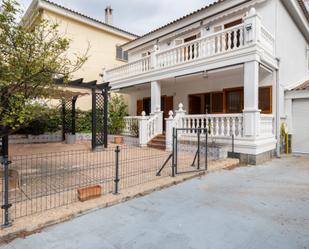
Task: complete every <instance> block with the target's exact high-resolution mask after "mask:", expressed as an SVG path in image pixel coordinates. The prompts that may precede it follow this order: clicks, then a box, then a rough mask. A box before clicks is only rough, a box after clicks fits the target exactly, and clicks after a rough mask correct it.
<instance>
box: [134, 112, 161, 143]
mask: <svg viewBox="0 0 309 249" xmlns="http://www.w3.org/2000/svg"><path fill="white" fill-rule="evenodd" d="M162 118H163V112H161V111H156V112H155V113H154V114H152V115H151V116H146V115H145V112H143V113H142V116H141V117H139V141H140V145H141V146H146V145H147V143H148V142H150V140H151V139H153V138H154V137H156V136H157V135H159V134H162V132H163V130H162V128H163V127H162V122H163V119H162Z"/></svg>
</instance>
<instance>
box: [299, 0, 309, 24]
mask: <svg viewBox="0 0 309 249" xmlns="http://www.w3.org/2000/svg"><path fill="white" fill-rule="evenodd" d="M298 3H299V5H300V7H301V8H302V10H303V12H304V14H305V16H306V18H307V21H308V22H309V12H308V9H307V8H306V6H305V3H304V0H298Z"/></svg>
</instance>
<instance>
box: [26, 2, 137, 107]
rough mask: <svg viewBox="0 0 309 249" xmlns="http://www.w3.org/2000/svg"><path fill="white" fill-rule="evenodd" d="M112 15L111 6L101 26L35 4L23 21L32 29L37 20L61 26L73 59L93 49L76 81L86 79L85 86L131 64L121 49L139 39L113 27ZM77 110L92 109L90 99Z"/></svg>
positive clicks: (82, 101) (44, 4) (74, 14)
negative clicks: (104, 69)
mask: <svg viewBox="0 0 309 249" xmlns="http://www.w3.org/2000/svg"><path fill="white" fill-rule="evenodd" d="M112 12H113V10H112V9H111V7H110V6H108V7H107V8H106V9H105V22H101V21H98V20H95V19H93V18H91V17H88V16H85V15H83V14H81V13H78V12H76V11H73V10H71V9H68V8H65V7H63V6H60V5H58V4H55V3H53V2H50V1H47V0H33V1H32V3H31V4H30V6H29V8H28V10H27V11H26V13H25V15H24V17H23V22H24V23H25V24H26V25H32V24H33V23H35V21H36V20H37V18H43V19H46V20H48V21H50V22H52V23H57V24H58V25H59V27H58V29H59V32H60V33H61V34H63V35H64V36H65V37H67V38H68V39H70V40H71V44H70V48H69V51H68V52H69V55H72V56H75V55H74V54H81V55H82V54H84V53H85V52H86V51H87V49H88V48H89V51H88V54H87V55H88V57H89V59H88V60H87V62H86V63H85V64H84V65H83V67H82V68H81V69H80V70H78V71H77V72H76V73H74V75H73V78H72V79H73V80H75V79H79V78H83V79H84V81H85V82H87V81H93V80H98V82H99V83H100V81H102V78H101V77H100V74H102V72H103V68H106V69H110V68H113V67H116V66H121V65H123V64H124V63H125V61H126V60H127V58H126V53H123V52H122V50H121V47H120V45H123V44H124V43H126V42H128V41H131V40H133V39H135V38H136V37H137V36H136V35H134V34H132V33H129V32H127V31H124V30H122V29H119V28H117V27H115V26H113V13H112ZM102 15H103V10H102ZM73 58H74V57H73ZM70 90H74V89H70ZM77 91H83V90H81V89H78V90H77ZM77 107H78V108H81V109H89V108H91V97H90V95H89V96H85V97H81V98H79V99H78V101H77Z"/></svg>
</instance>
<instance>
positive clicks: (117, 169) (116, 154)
mask: <svg viewBox="0 0 309 249" xmlns="http://www.w3.org/2000/svg"><path fill="white" fill-rule="evenodd" d="M119 153H120V149H119V146H117V147H116V149H115V159H116V160H115V180H114V182H115V189H114V195H117V194H118V184H119V181H120V179H119Z"/></svg>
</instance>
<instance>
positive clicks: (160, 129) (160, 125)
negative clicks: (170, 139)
mask: <svg viewBox="0 0 309 249" xmlns="http://www.w3.org/2000/svg"><path fill="white" fill-rule="evenodd" d="M155 115H157V117H158V118H157V125H156V129H157V132H158V134H162V133H163V111H161V109H160V108H157V110H156V111H155Z"/></svg>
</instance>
